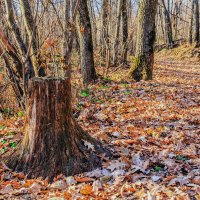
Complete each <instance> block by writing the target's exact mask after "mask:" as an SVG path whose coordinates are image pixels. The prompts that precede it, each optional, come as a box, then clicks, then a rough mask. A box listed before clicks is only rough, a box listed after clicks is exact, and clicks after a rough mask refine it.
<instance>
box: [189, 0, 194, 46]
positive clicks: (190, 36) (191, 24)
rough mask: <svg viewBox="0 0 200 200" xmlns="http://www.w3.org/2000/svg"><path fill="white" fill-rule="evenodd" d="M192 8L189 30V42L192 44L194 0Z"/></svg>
mask: <svg viewBox="0 0 200 200" xmlns="http://www.w3.org/2000/svg"><path fill="white" fill-rule="evenodd" d="M191 4H192V8H191V13H190V21H189V32H188V43H189V44H190V45H192V41H193V21H194V0H192V3H191Z"/></svg>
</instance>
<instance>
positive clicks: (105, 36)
mask: <svg viewBox="0 0 200 200" xmlns="http://www.w3.org/2000/svg"><path fill="white" fill-rule="evenodd" d="M110 12H111V10H110V1H108V0H103V2H102V22H101V23H102V24H101V55H102V56H103V57H105V61H106V68H107V69H108V68H109V66H110V39H109V26H110Z"/></svg>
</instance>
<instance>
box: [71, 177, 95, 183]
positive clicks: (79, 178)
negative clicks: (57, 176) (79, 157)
mask: <svg viewBox="0 0 200 200" xmlns="http://www.w3.org/2000/svg"><path fill="white" fill-rule="evenodd" d="M74 179H75V180H76V181H77V182H78V183H85V182H91V181H93V179H92V178H89V177H82V178H81V177H78V176H75V177H74Z"/></svg>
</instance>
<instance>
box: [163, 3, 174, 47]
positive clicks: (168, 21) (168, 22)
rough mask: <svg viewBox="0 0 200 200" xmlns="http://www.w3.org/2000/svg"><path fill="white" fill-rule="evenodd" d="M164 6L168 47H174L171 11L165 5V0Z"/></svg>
mask: <svg viewBox="0 0 200 200" xmlns="http://www.w3.org/2000/svg"><path fill="white" fill-rule="evenodd" d="M162 3H163V8H164V17H165V34H166V38H165V39H166V44H167V47H168V48H173V32H172V23H171V18H170V14H169V11H168V10H167V7H166V5H165V1H164V0H162Z"/></svg>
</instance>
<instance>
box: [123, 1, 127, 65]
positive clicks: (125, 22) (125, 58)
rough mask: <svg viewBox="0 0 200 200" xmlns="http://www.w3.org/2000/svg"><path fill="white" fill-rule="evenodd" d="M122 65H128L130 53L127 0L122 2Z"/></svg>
mask: <svg viewBox="0 0 200 200" xmlns="http://www.w3.org/2000/svg"><path fill="white" fill-rule="evenodd" d="M122 37H123V38H122V41H123V48H122V63H123V64H127V52H128V44H127V42H128V9H127V0H123V2H122Z"/></svg>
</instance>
